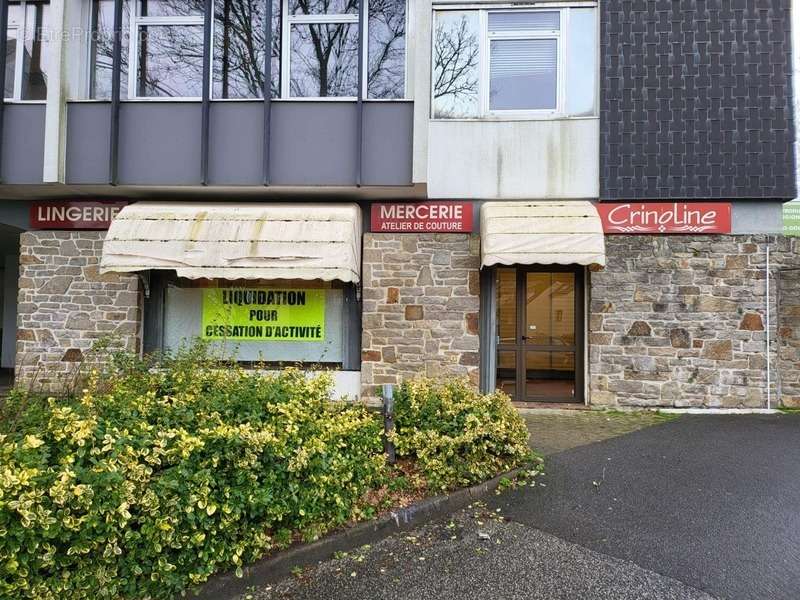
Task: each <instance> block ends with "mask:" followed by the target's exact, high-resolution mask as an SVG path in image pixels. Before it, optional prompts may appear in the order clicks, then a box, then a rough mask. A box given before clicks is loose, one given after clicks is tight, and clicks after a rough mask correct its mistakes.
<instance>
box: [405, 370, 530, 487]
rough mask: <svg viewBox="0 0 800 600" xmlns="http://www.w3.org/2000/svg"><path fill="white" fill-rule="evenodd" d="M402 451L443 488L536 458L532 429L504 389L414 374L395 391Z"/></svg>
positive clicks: (470, 482)
mask: <svg viewBox="0 0 800 600" xmlns="http://www.w3.org/2000/svg"><path fill="white" fill-rule="evenodd" d="M394 398H395V422H396V433H395V436H394V439H395V443H396V446H397V453H398V455H399V456H404V457H410V458H413V459H414V460H415V461H416V463H417V467H418V468H419V469H420V470H421V471H422V472H423V473H424V474H425V477H426V479H427V481H428V484H429V485H430V486H431V487H432V488H434V489H438V490H447V489H452V488H456V487H463V486H467V485H470V484H474V483H477V482H480V481H484V480H486V479H489V478H491V477H494V476H495V475H497V474H498V473H503V472H505V471H509V470H511V469H513V468H515V467H518V466H521V465H524V464H526V463H528V462H530V461H531V460H532V459H533V453H532V452H531V450H530V448H529V447H528V429H527V427H526V425H525V421H524V420H523V419H522V417H520V415H519V413H518V412H517V411H516V410H515V409H514V407H513V405H512V404H511V401H510V400H509V398H508V396H506V395H505V394H503V393H502V392H494V393H492V394H487V395H481V394H479V393H478V391H477V390H476V389H475V387H474V386H473V385H471V384H470V383H469V382H468V381H466V380H465V379H446V380H443V381H441V380H433V379H425V378H420V379H414V380H411V381H407V382H405V383H403V384H402V385H401V386H400V387H399V389H398V390H397V391H396V392H395V396H394Z"/></svg>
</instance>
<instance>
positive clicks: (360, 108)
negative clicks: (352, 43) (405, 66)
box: [356, 0, 367, 187]
mask: <svg viewBox="0 0 800 600" xmlns="http://www.w3.org/2000/svg"><path fill="white" fill-rule="evenodd" d="M366 2H367V0H358V100H357V102H356V187H361V175H362V173H361V167H362V165H361V163H362V162H363V160H362V158H363V154H364V4H365V3H366Z"/></svg>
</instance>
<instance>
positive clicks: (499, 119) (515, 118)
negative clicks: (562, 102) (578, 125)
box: [429, 115, 600, 123]
mask: <svg viewBox="0 0 800 600" xmlns="http://www.w3.org/2000/svg"><path fill="white" fill-rule="evenodd" d="M429 120H430V122H431V123H512V122H521V121H599V120H600V117H599V116H598V115H588V116H576V117H568V116H563V115H561V116H556V115H547V116H544V115H541V116H540V115H502V116H501V115H490V116H485V117H472V118H461V119H441V118H438V119H437V118H433V117H431V118H430V119H429Z"/></svg>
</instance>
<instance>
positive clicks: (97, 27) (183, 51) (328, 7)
mask: <svg viewBox="0 0 800 600" xmlns="http://www.w3.org/2000/svg"><path fill="white" fill-rule="evenodd" d="M267 1H271V2H272V23H271V24H270V27H271V37H272V44H271V48H270V49H269V50H268V49H267V48H266V45H267V44H266V23H265V19H266V14H267V4H266V2H267ZM365 1H368V5H367V7H366V8H367V11H366V12H367V15H368V19H365V21H366V22H365V26H364V30H365V31H364V48H363V53H364V61H363V68H364V88H365V89H364V94H365V97H368V98H403V97H404V95H405V87H406V86H405V79H406V69H405V63H406V48H405V31H406V3H405V0H365ZM93 4H94V10H93V17H92V19H93V31H94V35H93V36H92V38H93V44H92V68H91V72H92V77H91V81H92V83H91V96H92V97H93V98H108V97H110V95H111V69H112V56H113V11H114V9H113V5H114V2H113V0H93ZM131 4H133V5H134V6H133V7H132V8H133V9H134V10H133V12H131ZM204 4H205V0H138V1H137V2H135V3H132V2H129V1H126V2H125V3H124V6H125V10H124V14H123V32H125V34H124V36H123V37H124V40H125V41H124V45H123V58H122V64H121V70H122V79H123V86H122V95H123V97H128V98H153V97H170V98H199V97H201V96H202V80H203V8H204ZM358 8H359V7H358V0H214V19H213V24H212V27H213V47H212V48H211V50H210V51H211V65H212V74H211V75H212V76H211V82H212V90H211V93H212V97H214V98H221V99H227V98H261V97H262V96H263V89H264V79H265V71H266V70H265V60H266V53H267V51H269V52H270V60H271V71H272V78H271V81H270V86H269V87H270V90H271V93H272V96H273V97H275V98H299V97H303V98H309V97H310V98H320V97H344V98H354V97H356V96H357V95H358V63H359V47H358ZM129 65H134V68H133V70H131V69H129ZM128 90H132V93H131V92H129V91H128Z"/></svg>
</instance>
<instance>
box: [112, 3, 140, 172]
mask: <svg viewBox="0 0 800 600" xmlns="http://www.w3.org/2000/svg"><path fill="white" fill-rule="evenodd" d="M131 43H136V42H135V40H131ZM121 72H122V0H114V50H113V55H112V59H111V135H110V140H109V142H110V149H109V154H108V156H109V159H108V162H109V165H108V180H109V183H110V184H111V185H117V184H118V183H119V109H120V91H121V81H120V79H121Z"/></svg>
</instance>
